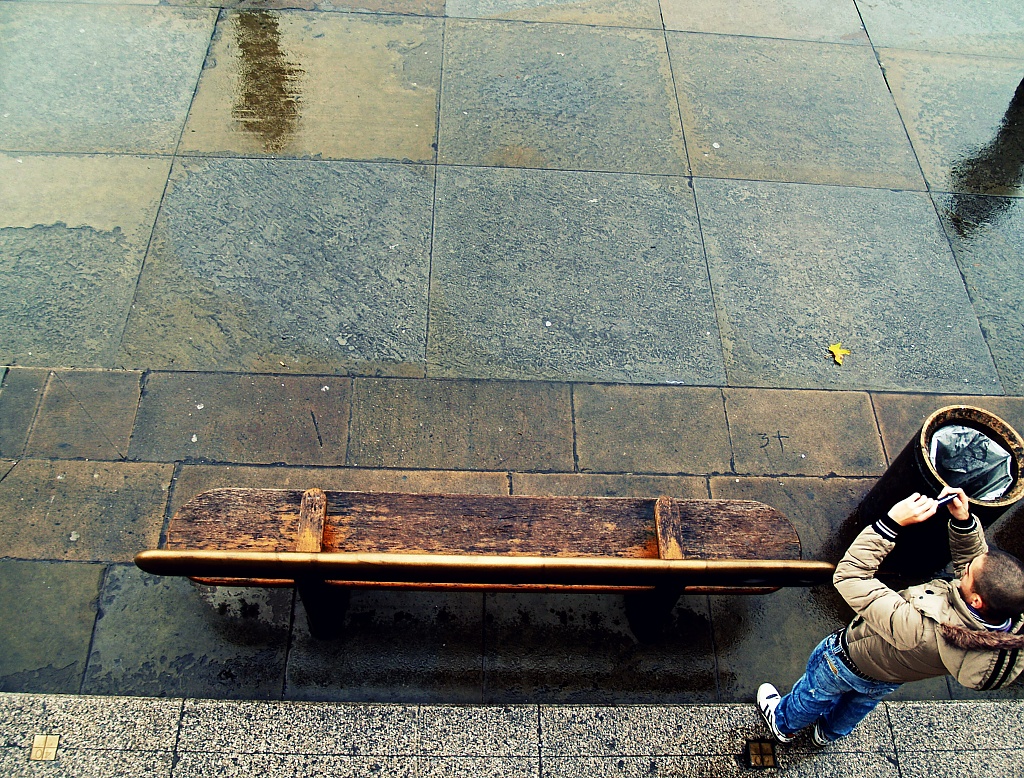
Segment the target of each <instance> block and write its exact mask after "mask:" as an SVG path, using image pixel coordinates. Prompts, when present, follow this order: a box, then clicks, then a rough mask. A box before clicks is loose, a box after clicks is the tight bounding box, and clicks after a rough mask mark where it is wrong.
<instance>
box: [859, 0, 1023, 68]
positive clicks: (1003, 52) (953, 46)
mask: <svg viewBox="0 0 1024 778" xmlns="http://www.w3.org/2000/svg"><path fill="white" fill-rule="evenodd" d="M857 8H858V9H859V11H860V14H861V17H862V18H863V19H864V24H865V26H866V27H867V31H868V34H869V35H870V36H871V42H872V43H873V44H874V45H875V46H892V47H894V48H900V49H924V50H928V51H951V52H963V53H968V54H988V55H992V56H998V57H1020V56H1024V16H1022V15H1021V12H1020V4H1019V3H1017V1H1016V0H987V1H986V3H985V5H984V11H981V8H980V7H976V6H971V5H966V4H964V3H961V2H958V0H858V2H857Z"/></svg>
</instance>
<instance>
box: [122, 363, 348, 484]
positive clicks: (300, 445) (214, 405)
mask: <svg viewBox="0 0 1024 778" xmlns="http://www.w3.org/2000/svg"><path fill="white" fill-rule="evenodd" d="M351 395H352V381H351V379H348V378H337V377H333V376H288V375H238V374H233V373H151V374H150V375H148V376H147V377H146V382H145V387H144V396H143V399H142V403H141V404H140V406H139V414H138V419H137V421H136V423H135V433H134V435H133V436H132V444H131V457H132V459H140V460H148V461H157V462H174V461H213V462H237V463H274V462H281V463H288V464H300V465H325V464H344V463H345V451H346V447H347V445H348V419H349V413H350V404H351Z"/></svg>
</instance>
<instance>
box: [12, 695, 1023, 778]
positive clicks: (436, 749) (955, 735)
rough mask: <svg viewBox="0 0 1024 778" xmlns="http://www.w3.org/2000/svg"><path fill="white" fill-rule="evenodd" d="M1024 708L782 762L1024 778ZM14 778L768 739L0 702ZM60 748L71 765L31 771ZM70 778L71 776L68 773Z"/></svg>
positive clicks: (505, 711)
mask: <svg viewBox="0 0 1024 778" xmlns="http://www.w3.org/2000/svg"><path fill="white" fill-rule="evenodd" d="M1022 713H1024V703H1021V702H1013V703H1010V702H1001V703H996V702H972V703H963V702H947V703H938V702H886V703H883V704H882V706H881V707H880V708H879V709H878V710H876V711H875V712H874V713H872V714H871V716H869V717H868V718H867V719H865V721H864V722H863V724H862V725H861V727H860V728H859V729H858V730H856V731H855V733H854V734H853V735H851V736H850V737H849V738H848V739H847V740H845V741H843V742H841V743H837V744H835V745H834V746H832V747H830V748H829V749H827V750H825V751H820V750H817V749H815V748H814V746H813V745H811V743H810V741H807V740H804V739H800V740H797V741H796V742H794V743H793V744H791V745H789V746H787V747H786V748H785V749H779V750H778V751H777V753H776V758H777V760H778V763H779V765H780V766H781V768H782V770H781V772H784V773H785V774H787V775H793V776H806V777H807V778H828V777H830V776H836V778H838V777H839V776H848V775H851V774H856V775H860V776H863V777H864V778H890V777H891V778H926V777H927V778H947V777H948V778H954V777H958V776H964V775H988V776H1011V775H1018V774H1019V771H1020V760H1021V758H1022V757H1024V749H1022V748H1021V744H1020V741H1019V738H1018V737H1017V736H1018V734H1019V731H1020V725H1019V720H1020V716H1021V715H1022ZM0 726H2V727H3V729H2V732H3V735H2V742H0V770H2V771H3V774H4V775H5V776H10V777H11V778H21V776H48V775H97V774H104V775H106V774H113V775H140V776H142V775H144V776H151V777H152V778H164V777H165V776H166V777H167V778H170V776H174V778H183V777H185V776H187V777H188V778H193V777H194V778H210V776H225V777H228V776H231V777H233V776H250V775H256V774H259V775H268V776H272V775H289V776H310V777H312V776H328V775H329V776H352V777H353V778H355V777H356V776H370V775H372V776H381V777H382V778H391V777H392V776H394V777H395V778H407V777H408V778H413V777H414V776H415V777H421V778H427V777H428V776H429V777H430V778H446V777H448V776H451V777H453V778H454V777H455V776H466V775H478V776H484V775H493V776H508V778H530V777H531V776H532V777H534V778H549V777H550V778H555V777H559V778H560V777H561V776H565V777H566V778H578V777H579V776H584V775H586V776H637V778H639V776H658V775H663V776H686V777H687V778H706V776H741V775H751V774H752V773H753V774H758V773H759V774H762V775H773V774H777V773H778V772H780V771H777V770H767V771H758V772H757V773H754V772H753V771H752V770H750V768H749V767H747V765H748V760H747V757H746V742H747V741H748V740H749V739H756V738H761V737H763V733H762V732H761V728H760V725H759V722H758V721H757V713H756V711H754V709H753V708H752V706H749V705H743V706H740V705H685V706H672V705H669V706H666V705H641V706H616V707H600V706H593V705H506V706H472V707H470V706H445V705H405V704H362V705H358V704H351V703H324V702H320V703H316V702H291V703H281V702H255V701H229V700H193V699H185V700H182V699H170V698H169V699H152V698H140V697H72V696H67V695H63V696H47V695H20V694H0ZM55 733H59V734H58V735H57V736H58V737H59V740H57V742H56V748H57V759H56V760H54V761H29V760H28V759H27V756H26V755H27V753H28V752H29V750H30V749H31V744H32V743H33V742H34V739H35V737H36V736H37V735H40V734H44V735H51V736H53V735H54V734H55ZM61 771H63V772H61Z"/></svg>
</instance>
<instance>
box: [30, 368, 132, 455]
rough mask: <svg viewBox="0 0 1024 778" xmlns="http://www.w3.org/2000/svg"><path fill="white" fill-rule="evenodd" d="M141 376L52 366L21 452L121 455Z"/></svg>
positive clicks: (130, 372)
mask: <svg viewBox="0 0 1024 778" xmlns="http://www.w3.org/2000/svg"><path fill="white" fill-rule="evenodd" d="M141 379H142V374H141V373H138V372H133V371H122V370H102V371H99V370H54V371H50V373H49V380H48V381H47V382H46V391H45V393H44V394H43V399H42V403H41V405H40V406H39V413H38V416H37V417H36V420H35V423H34V424H33V425H32V434H31V436H30V437H29V439H28V444H27V446H26V448H25V453H26V455H27V456H30V457H47V456H49V457H59V458H61V459H77V458H83V459H92V460H96V459H114V460H116V459H126V458H127V456H128V441H129V439H130V438H131V434H132V426H133V424H134V422H135V412H136V411H137V410H138V407H139V397H140V395H141Z"/></svg>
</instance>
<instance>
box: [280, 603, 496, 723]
mask: <svg viewBox="0 0 1024 778" xmlns="http://www.w3.org/2000/svg"><path fill="white" fill-rule="evenodd" d="M483 599H484V594H483V593H480V592H443V591H399V590H390V591H389V590H373V589H367V590H358V589H357V590H354V591H352V592H351V594H350V595H348V596H346V595H345V594H344V593H339V596H338V608H339V610H338V618H339V620H340V622H341V623H340V632H341V634H340V635H339V636H338V637H337V638H335V639H333V640H317V639H315V638H312V637H311V636H310V634H309V627H308V623H307V621H306V614H305V611H304V610H303V609H302V608H301V607H296V611H295V621H294V628H293V631H292V643H291V647H290V650H289V652H288V677H287V685H286V686H285V689H284V695H285V697H287V698H288V699H297V700H342V701H351V702H362V701H366V702H396V703H398V702H400V703H462V704H466V703H480V702H482V701H483V700H484V667H483V659H482V656H481V652H482V647H483V614H484V607H483Z"/></svg>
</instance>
